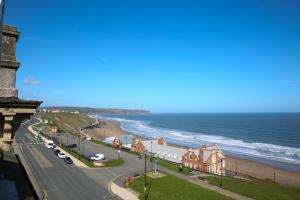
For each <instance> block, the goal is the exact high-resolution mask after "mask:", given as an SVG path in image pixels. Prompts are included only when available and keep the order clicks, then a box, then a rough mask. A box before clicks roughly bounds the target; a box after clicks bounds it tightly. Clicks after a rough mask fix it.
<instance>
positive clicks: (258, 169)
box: [85, 119, 300, 187]
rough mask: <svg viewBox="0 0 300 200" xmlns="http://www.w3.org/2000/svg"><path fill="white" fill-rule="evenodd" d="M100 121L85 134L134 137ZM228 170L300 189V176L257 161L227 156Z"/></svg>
mask: <svg viewBox="0 0 300 200" xmlns="http://www.w3.org/2000/svg"><path fill="white" fill-rule="evenodd" d="M99 121H100V122H101V126H100V127H99V128H92V129H87V130H85V133H86V134H88V135H90V136H91V137H93V138H94V139H98V140H104V139H105V138H107V137H112V136H120V135H134V134H132V133H129V132H126V131H124V130H123V129H122V128H121V127H120V124H119V123H118V122H115V121H110V120H102V119H101V120H99ZM172 146H177V145H172ZM226 170H227V171H230V172H232V173H233V174H234V173H236V170H237V174H238V175H239V176H243V177H248V178H256V179H262V180H270V181H274V175H275V182H276V183H281V184H287V185H292V186H297V187H300V174H298V173H294V172H290V171H287V170H283V169H279V168H276V167H273V166H271V165H268V164H263V163H260V162H257V161H252V160H247V159H241V158H235V157H230V156H226Z"/></svg>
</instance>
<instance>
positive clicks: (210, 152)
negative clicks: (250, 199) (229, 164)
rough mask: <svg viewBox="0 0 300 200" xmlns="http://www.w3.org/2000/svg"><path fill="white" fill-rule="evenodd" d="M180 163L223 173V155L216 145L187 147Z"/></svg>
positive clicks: (214, 172)
mask: <svg viewBox="0 0 300 200" xmlns="http://www.w3.org/2000/svg"><path fill="white" fill-rule="evenodd" d="M182 165H183V166H185V167H189V168H192V169H197V170H199V171H203V172H207V173H212V174H219V175H221V173H222V174H223V175H224V174H225V156H224V154H223V152H222V151H221V150H220V149H219V148H218V146H217V145H212V146H208V147H207V146H206V145H203V146H202V147H201V148H200V149H199V150H193V149H188V150H187V151H186V152H185V153H184V155H183V156H182Z"/></svg>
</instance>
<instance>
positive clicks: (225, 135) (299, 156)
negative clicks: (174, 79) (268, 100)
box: [97, 113, 300, 173]
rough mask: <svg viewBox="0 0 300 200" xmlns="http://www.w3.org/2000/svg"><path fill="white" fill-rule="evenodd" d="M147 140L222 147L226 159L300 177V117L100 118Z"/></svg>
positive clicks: (286, 114)
mask: <svg viewBox="0 0 300 200" xmlns="http://www.w3.org/2000/svg"><path fill="white" fill-rule="evenodd" d="M97 117H98V118H102V119H109V120H114V121H117V122H119V123H120V125H121V128H122V129H124V130H125V131H128V132H131V133H133V134H136V135H140V136H143V137H147V138H153V139H156V138H160V137H164V138H165V139H166V140H167V142H168V143H172V144H178V145H182V146H186V147H192V148H198V147H200V146H201V145H202V144H206V145H211V144H216V145H218V146H219V147H220V148H221V149H222V150H223V151H224V153H225V154H226V155H229V156H234V157H239V158H245V159H249V160H254V161H258V162H261V163H266V164H270V165H272V166H275V167H279V168H282V169H286V170H290V171H293V172H297V173H300V113H202V114H149V115H98V116H97Z"/></svg>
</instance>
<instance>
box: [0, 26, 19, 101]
mask: <svg viewBox="0 0 300 200" xmlns="http://www.w3.org/2000/svg"><path fill="white" fill-rule="evenodd" d="M2 34H3V35H2V46H1V48H2V49H1V68H0V97H17V96H18V91H17V89H16V88H15V87H16V71H17V70H18V68H19V65H20V63H18V62H17V61H16V43H17V41H18V38H19V32H18V31H17V28H16V27H12V26H3V29H2Z"/></svg>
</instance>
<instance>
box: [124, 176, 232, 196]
mask: <svg viewBox="0 0 300 200" xmlns="http://www.w3.org/2000/svg"><path fill="white" fill-rule="evenodd" d="M149 180H150V181H151V189H150V192H149V197H148V200H158V199H159V200H170V199H176V200H199V199H206V200H211V199H218V200H220V199H230V198H228V197H225V196H223V195H221V194H218V193H216V192H213V191H210V190H208V189H205V188H202V187H199V186H197V185H195V184H192V183H190V182H187V181H185V180H182V179H179V178H177V177H174V176H165V177H162V178H158V179H151V178H149V177H147V181H148V182H149ZM130 187H131V188H132V189H133V190H135V191H137V192H138V193H140V194H141V195H140V197H139V198H140V199H144V176H142V177H139V178H137V179H136V180H135V181H134V183H133V184H132V185H131V186H130Z"/></svg>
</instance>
